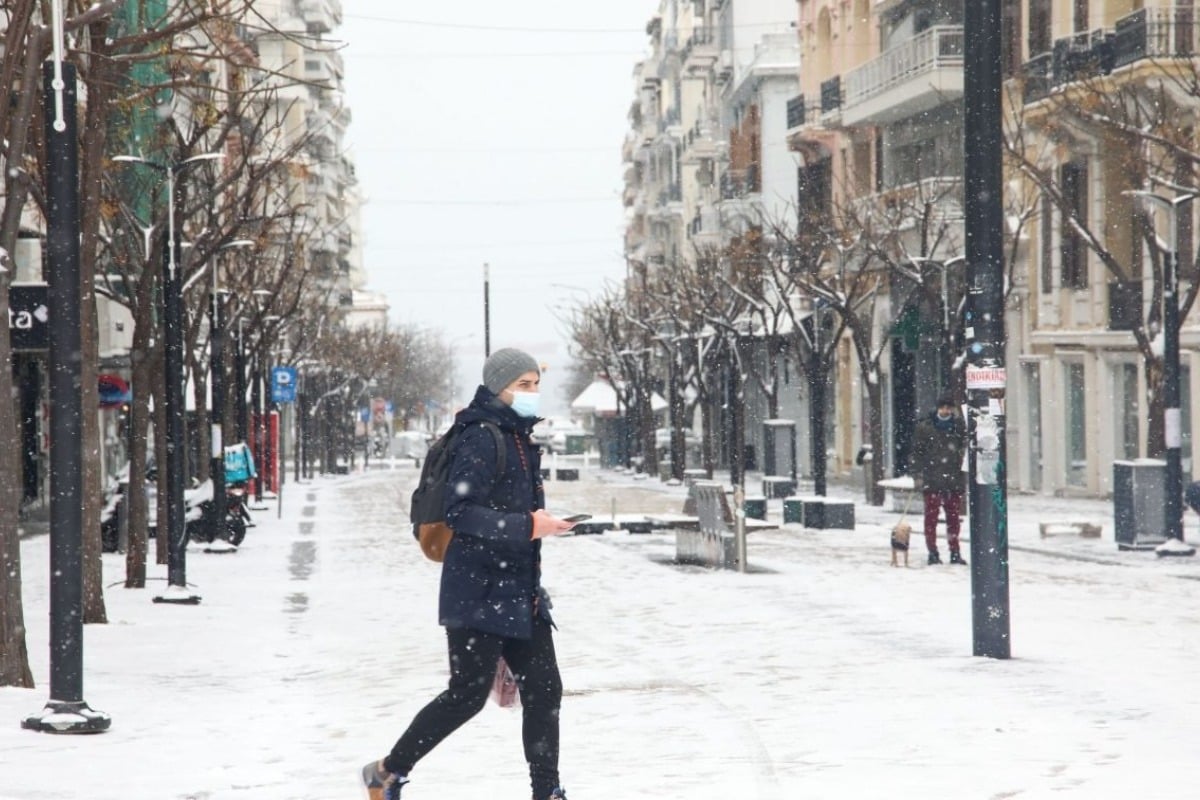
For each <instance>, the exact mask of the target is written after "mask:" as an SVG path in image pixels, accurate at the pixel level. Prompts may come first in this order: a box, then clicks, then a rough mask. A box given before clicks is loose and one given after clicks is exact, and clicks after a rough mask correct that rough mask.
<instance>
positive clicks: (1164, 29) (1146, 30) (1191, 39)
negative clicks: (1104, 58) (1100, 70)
mask: <svg viewBox="0 0 1200 800" xmlns="http://www.w3.org/2000/svg"><path fill="white" fill-rule="evenodd" d="M1196 23H1197V20H1196V10H1195V9H1194V8H1187V7H1176V8H1143V9H1140V10H1138V11H1135V12H1133V13H1132V14H1128V15H1126V16H1124V17H1122V18H1121V19H1119V20H1117V23H1116V27H1115V29H1114V32H1113V36H1112V48H1113V67H1114V68H1117V67H1123V66H1126V65H1128V64H1133V63H1135V62H1137V61H1141V60H1142V59H1145V58H1191V57H1193V56H1194V55H1196V51H1197V43H1198V39H1200V37H1198V36H1197V33H1198V31H1197V25H1196Z"/></svg>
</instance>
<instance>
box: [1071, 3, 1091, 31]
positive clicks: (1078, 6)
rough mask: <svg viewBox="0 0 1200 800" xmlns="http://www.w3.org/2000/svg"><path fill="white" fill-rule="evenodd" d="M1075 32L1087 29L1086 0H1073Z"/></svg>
mask: <svg viewBox="0 0 1200 800" xmlns="http://www.w3.org/2000/svg"><path fill="white" fill-rule="evenodd" d="M1074 21H1075V32H1076V33H1079V32H1080V31H1086V30H1087V29H1088V0H1075V20H1074Z"/></svg>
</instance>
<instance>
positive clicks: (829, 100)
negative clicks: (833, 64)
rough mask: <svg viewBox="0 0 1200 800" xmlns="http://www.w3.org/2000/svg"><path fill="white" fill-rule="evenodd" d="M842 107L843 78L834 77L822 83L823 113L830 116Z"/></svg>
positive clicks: (839, 76)
mask: <svg viewBox="0 0 1200 800" xmlns="http://www.w3.org/2000/svg"><path fill="white" fill-rule="evenodd" d="M841 107H842V76H841V75H834V76H833V77H832V78H830V79H829V80H827V81H821V113H822V114H828V113H829V112H830V111H837V110H838V109H839V108H841Z"/></svg>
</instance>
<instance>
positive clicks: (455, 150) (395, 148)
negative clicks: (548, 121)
mask: <svg viewBox="0 0 1200 800" xmlns="http://www.w3.org/2000/svg"><path fill="white" fill-rule="evenodd" d="M351 148H352V149H353V150H355V151H356V152H368V153H374V152H381V153H393V154H397V155H403V154H404V153H447V154H459V153H600V152H605V151H608V152H619V151H620V149H621V144H620V142H618V143H617V144H616V145H604V146H595V147H486V146H484V147H405V146H403V145H392V146H390V147H361V146H358V145H351Z"/></svg>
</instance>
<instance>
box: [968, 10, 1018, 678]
mask: <svg viewBox="0 0 1200 800" xmlns="http://www.w3.org/2000/svg"><path fill="white" fill-rule="evenodd" d="M963 8H964V17H963V34H964V36H965V37H966V38H965V47H964V57H963V97H964V109H963V111H964V124H963V134H964V135H963V140H964V143H965V146H964V154H963V158H964V160H963V167H964V171H963V177H964V207H965V218H966V251H967V280H968V291H969V304H968V310H967V321H966V325H965V329H966V332H967V367H966V371H967V374H966V385H967V404H968V408H967V437H968V442H967V451H968V454H969V456H968V462H969V463H968V473H967V475H968V483H969V495H970V532H971V611H972V613H971V618H972V631H973V651H974V654H975V655H977V656H986V657H989V658H1009V657H1010V655H1011V635H1010V631H1009V597H1008V489H1007V475H1006V471H1007V453H1006V445H1005V400H1006V398H1005V390H1006V387H1007V378H1006V374H1005V360H1004V348H1005V331H1004V236H1003V225H1004V209H1003V187H1004V176H1003V166H1002V164H1003V141H1002V136H1003V127H1002V121H1003V120H1002V108H1001V83H1002V76H1001V35H1000V32H1001V19H1000V8H1001V0H974V1H973V2H969V3H964V4H963Z"/></svg>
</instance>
